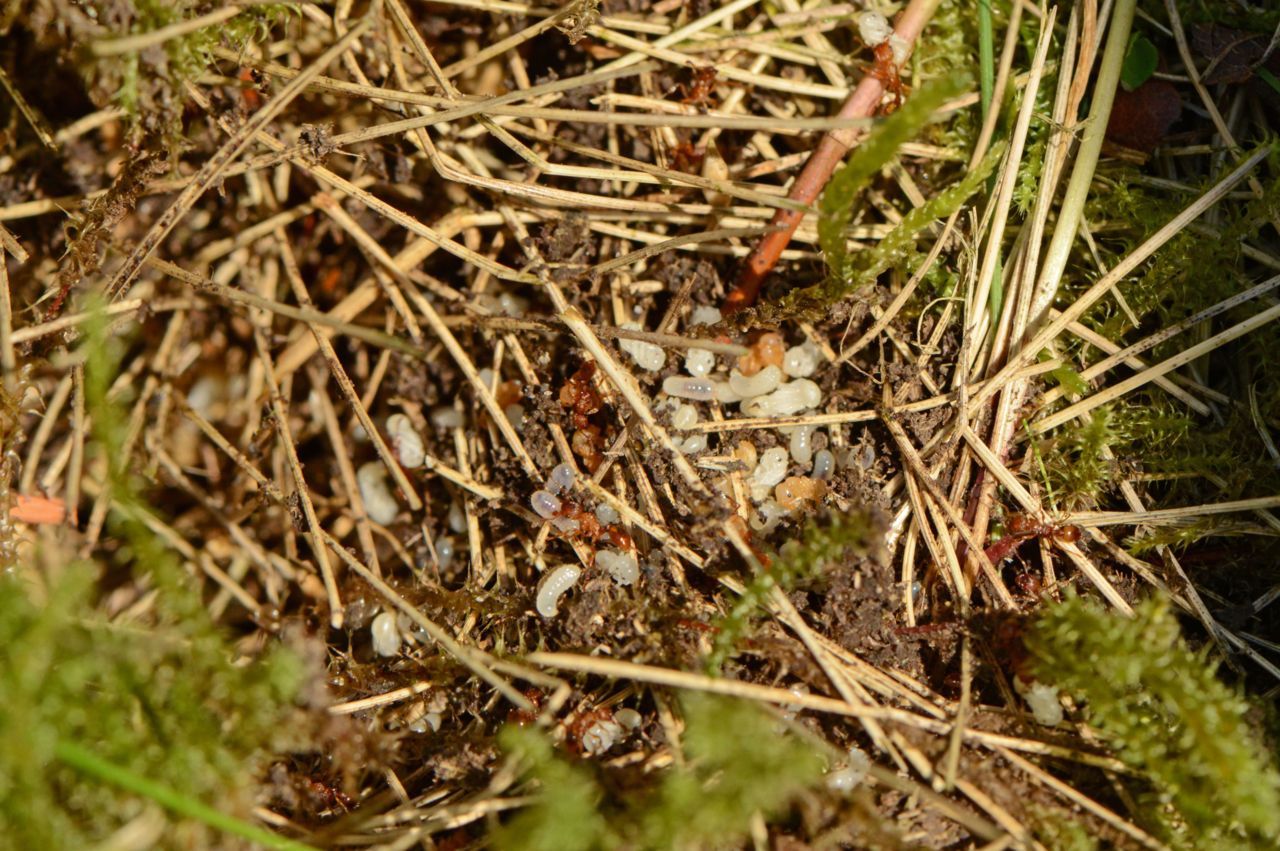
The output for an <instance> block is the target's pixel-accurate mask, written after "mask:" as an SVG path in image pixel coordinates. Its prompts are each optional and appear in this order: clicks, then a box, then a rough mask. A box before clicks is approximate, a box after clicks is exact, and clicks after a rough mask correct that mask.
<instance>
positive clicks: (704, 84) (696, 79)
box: [668, 65, 717, 109]
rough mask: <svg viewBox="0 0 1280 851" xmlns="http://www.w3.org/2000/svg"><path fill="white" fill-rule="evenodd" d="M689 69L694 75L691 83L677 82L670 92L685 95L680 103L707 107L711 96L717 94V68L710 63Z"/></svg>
mask: <svg viewBox="0 0 1280 851" xmlns="http://www.w3.org/2000/svg"><path fill="white" fill-rule="evenodd" d="M689 70H690V73H691V75H692V76H691V79H690V81H689V85H687V86H686V85H685V84H684V83H676V85H675V87H674V88H672V89H671V90H670V91H669V92H668V94H669V93H670V92H672V91H678V92H680V93H681V94H682V95H683V97H682V98H681V99H680V103H682V104H685V105H691V106H698V107H702V108H703V109H706V108H707V106H708V105H709V104H710V101H711V96H712V95H713V94H715V88H716V76H717V75H716V69H715V68H714V67H712V66H710V65H704V66H702V67H700V68H697V67H691V68H690V69H689Z"/></svg>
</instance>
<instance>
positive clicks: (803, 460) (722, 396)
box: [619, 307, 837, 531]
mask: <svg viewBox="0 0 1280 851" xmlns="http://www.w3.org/2000/svg"><path fill="white" fill-rule="evenodd" d="M719 321H720V311H719V310H717V309H716V308H714V307H698V308H695V309H694V311H693V313H692V315H691V316H690V320H689V324H690V325H691V326H697V325H711V324H714V323H716V322H719ZM619 345H620V346H621V347H622V349H623V351H625V352H626V353H627V354H629V355H630V356H631V359H632V360H633V361H635V363H636V365H637V366H638V367H640V368H641V369H645V370H649V371H657V370H659V369H661V368H662V367H663V366H664V365H665V364H666V354H665V353H664V352H663V350H662V349H661V348H659V347H658V346H655V345H653V344H651V343H645V342H641V341H637V340H621V341H619ZM820 362H821V353H820V352H819V350H818V347H817V346H815V345H814V344H813V343H810V342H804V343H801V344H799V345H796V346H791V347H787V345H786V343H785V342H783V339H782V337H781V335H779V334H766V335H764V336H763V337H761V338H760V340H758V341H757V342H756V343H755V345H754V346H752V351H751V353H750V354H748V355H746V356H744V357H742V358H739V359H737V360H736V362H735V363H733V364H719V363H718V362H717V358H716V356H715V354H714V353H713V352H710V351H708V350H706V349H697V348H694V349H689V351H688V353H687V354H686V355H685V358H684V369H685V372H686V373H688V374H687V375H672V376H669V377H667V378H666V379H665V380H664V381H663V382H662V390H663V393H664V394H665V396H666V398H665V399H663V400H662V401H660V402H659V403H658V404H657V405H655V410H658V411H663V410H666V411H670V413H671V425H672V428H673V429H674V430H675V432H677V435H676V436H675V443H676V447H677V448H678V449H680V450H681V451H682V452H684V453H685V454H694V453H698V452H702V451H703V450H705V449H706V448H707V436H706V435H705V434H702V433H695V434H692V435H688V436H680V435H679V433H680V432H684V431H687V430H689V429H690V428H692V427H693V426H695V425H696V424H697V423H698V421H699V412H698V408H697V407H695V405H694V404H692V403H698V402H718V403H720V404H722V405H733V404H736V405H738V407H739V410H740V411H741V412H742V413H743V414H744V415H745V416H748V417H789V416H795V415H797V414H802V413H804V412H806V411H811V410H813V409H815V408H817V407H818V406H819V405H821V404H822V390H821V388H819V387H818V385H817V384H816V383H815V382H814V381H813V380H811V378H810V376H811V375H813V374H814V372H815V371H817V368H818V365H819V363H820ZM726 368H727V374H726V373H725V369H726ZM816 430H817V429H816V427H815V426H808V425H801V426H793V427H787V428H781V429H779V431H780V432H781V434H782V435H783V436H784V437H786V438H787V441H786V443H787V448H785V449H784V448H782V447H778V446H775V447H772V448H769V449H766V450H765V451H764V452H760V451H759V450H757V448H756V447H755V445H754V444H753V443H751V442H749V441H743V442H742V443H740V444H739V445H738V446H737V447H736V448H735V449H734V456H735V457H736V458H737V459H738V460H739V461H742V462H743V463H744V464H745V465H746V466H747V468H748V469H749V470H750V473H749V474H748V476H747V485H748V487H749V489H750V491H751V499H752V501H753V502H755V503H756V504H757V505H758V506H759V518H758V519H757V521H756V522H754V523H753V526H755V528H756V529H757V530H762V531H769V530H772V528H773V527H774V526H776V525H777V523H778V521H779V520H780V519H781V518H782V517H783V516H784V515H786V514H789V513H790V512H792V511H794V510H795V509H796V508H798V507H800V505H801V503H804V502H812V501H816V500H818V499H820V498H821V496H822V494H823V492H824V491H825V484H824V482H825V481H826V480H827V479H830V478H831V476H832V475H833V474H834V473H835V470H836V461H837V459H836V457H835V455H833V453H832V452H831V451H830V450H827V449H820V450H818V451H816V452H815V451H814V448H813V437H814V433H815V432H816ZM792 463H795V464H797V465H799V466H800V467H801V468H802V469H803V470H805V471H807V472H808V475H807V476H790V477H789V476H788V475H787V472H788V470H789V468H790V466H791V464H792Z"/></svg>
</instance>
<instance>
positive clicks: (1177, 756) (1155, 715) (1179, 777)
mask: <svg viewBox="0 0 1280 851" xmlns="http://www.w3.org/2000/svg"><path fill="white" fill-rule="evenodd" d="M1027 647H1028V649H1029V650H1030V651H1031V655H1032V666H1033V670H1034V673H1035V676H1036V678H1037V679H1039V680H1041V681H1042V682H1046V683H1052V684H1053V685H1055V686H1057V687H1059V688H1062V689H1064V690H1066V691H1068V692H1070V693H1071V694H1072V695H1073V696H1074V697H1075V698H1076V699H1077V700H1081V701H1084V703H1085V704H1086V712H1087V715H1088V719H1089V721H1090V723H1092V724H1093V725H1094V726H1096V727H1097V728H1098V729H1099V730H1101V731H1102V732H1103V733H1105V734H1106V735H1107V736H1108V737H1109V739H1110V740H1111V742H1112V744H1113V745H1114V746H1115V748H1116V751H1117V754H1118V755H1119V757H1120V758H1121V759H1123V760H1124V761H1125V762H1126V763H1128V764H1129V765H1130V766H1132V767H1133V768H1134V769H1135V770H1136V771H1138V772H1140V773H1141V775H1142V776H1143V777H1145V778H1146V779H1148V780H1149V781H1150V784H1151V787H1150V791H1149V792H1148V793H1147V796H1146V797H1147V799H1148V803H1149V804H1150V806H1144V807H1143V808H1141V810H1140V812H1139V813H1138V815H1139V816H1141V817H1145V818H1147V819H1150V820H1151V821H1152V824H1151V827H1152V828H1153V829H1155V830H1157V831H1158V832H1159V833H1160V834H1161V835H1162V836H1163V837H1164V839H1165V841H1167V842H1169V843H1170V844H1171V845H1173V846H1174V847H1177V848H1194V849H1200V848H1203V849H1210V848H1212V849H1226V848H1240V849H1244V848H1274V847H1276V843H1277V841H1280V773H1277V771H1276V767H1275V765H1274V764H1273V762H1272V760H1271V759H1270V758H1269V757H1268V755H1267V754H1266V752H1265V751H1264V750H1263V748H1262V747H1261V746H1260V744H1259V743H1258V741H1257V739H1256V737H1255V733H1254V731H1253V730H1252V729H1251V728H1250V726H1249V723H1248V722H1247V721H1246V719H1245V716H1246V714H1247V713H1248V712H1249V710H1250V704H1249V703H1248V702H1247V701H1246V700H1245V699H1244V698H1243V697H1242V696H1241V695H1240V694H1239V692H1238V691H1236V690H1235V689H1233V688H1230V687H1228V686H1227V685H1225V684H1224V683H1223V682H1221V681H1220V680H1219V679H1218V678H1217V677H1216V676H1215V670H1216V667H1217V666H1216V665H1215V664H1214V663H1213V662H1211V661H1210V660H1209V658H1208V656H1207V654H1206V652H1204V651H1199V652H1197V651H1193V650H1191V649H1190V648H1189V647H1188V646H1187V645H1186V643H1185V642H1184V641H1183V639H1182V636H1181V634H1180V631H1179V628H1178V623H1177V621H1176V620H1175V619H1174V617H1173V615H1172V614H1171V613H1170V611H1169V607H1168V605H1167V603H1166V602H1164V601H1163V600H1150V601H1148V602H1145V603H1143V604H1142V605H1141V606H1139V607H1138V610H1137V614H1136V617H1134V618H1132V619H1129V618H1125V617H1122V616H1120V615H1117V614H1114V613H1111V612H1107V611H1104V610H1103V609H1102V608H1100V607H1099V606H1098V605H1096V604H1094V603H1091V602H1087V601H1085V600H1083V599H1080V598H1078V597H1070V598H1068V599H1067V600H1066V601H1064V602H1063V603H1061V604H1059V605H1056V606H1052V607H1050V608H1048V609H1046V610H1045V611H1044V612H1043V613H1042V614H1041V615H1040V616H1039V618H1038V619H1037V621H1036V622H1035V624H1034V626H1033V628H1032V629H1031V630H1030V632H1029V633H1028V635H1027Z"/></svg>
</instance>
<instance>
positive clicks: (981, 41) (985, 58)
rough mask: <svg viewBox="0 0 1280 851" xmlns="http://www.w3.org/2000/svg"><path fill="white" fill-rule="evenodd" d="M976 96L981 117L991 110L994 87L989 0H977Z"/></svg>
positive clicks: (993, 48) (994, 63)
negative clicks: (980, 106)
mask: <svg viewBox="0 0 1280 851" xmlns="http://www.w3.org/2000/svg"><path fill="white" fill-rule="evenodd" d="M978 73H979V77H978V80H979V88H978V96H979V97H980V98H981V103H982V117H983V118H984V119H985V118H986V117H987V113H988V112H990V110H991V94H992V92H994V91H995V88H996V45H995V37H994V33H993V32H992V24H991V0H978Z"/></svg>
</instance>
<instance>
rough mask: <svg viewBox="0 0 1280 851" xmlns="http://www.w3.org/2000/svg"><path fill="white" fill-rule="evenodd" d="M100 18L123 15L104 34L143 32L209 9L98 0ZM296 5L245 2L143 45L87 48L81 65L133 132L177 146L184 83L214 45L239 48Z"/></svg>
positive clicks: (184, 3) (194, 0) (163, 0)
mask: <svg viewBox="0 0 1280 851" xmlns="http://www.w3.org/2000/svg"><path fill="white" fill-rule="evenodd" d="M94 5H95V6H96V7H97V8H96V17H97V18H98V19H99V20H111V21H124V22H125V24H124V28H123V29H122V30H121V31H119V32H116V33H113V34H112V35H110V36H108V38H120V37H124V36H131V35H142V34H145V33H149V32H154V31H155V30H158V29H162V28H164V27H167V26H172V25H174V24H177V23H181V22H182V21H185V20H189V19H191V18H195V17H197V16H199V15H201V14H204V13H206V12H208V11H209V5H208V4H207V3H203V2H199V1H198V0H177V2H173V0H110V2H106V0H100V2H98V3H95V4H94ZM293 11H295V7H293V6H291V5H289V4H284V3H278V4H262V5H256V6H247V7H246V8H245V10H244V11H243V12H241V13H240V14H238V15H236V16H235V17H233V18H230V19H228V20H226V21H222V22H220V23H217V24H213V25H211V26H207V27H202V28H200V29H198V30H195V31H193V32H190V33H187V34H185V35H181V36H178V37H176V38H170V39H167V40H166V41H164V42H163V43H160V44H157V45H153V46H151V47H147V48H144V49H143V50H139V51H134V52H129V53H125V54H122V55H119V56H104V57H94V56H92V55H91V54H89V53H88V52H86V55H87V57H88V58H87V59H86V60H85V62H84V64H83V66H82V71H83V73H84V76H85V78H86V81H87V82H88V84H89V88H90V91H91V92H95V93H99V94H100V95H103V96H105V97H110V98H111V99H112V100H114V101H115V102H116V103H117V104H118V105H119V106H120V107H121V108H123V109H124V110H125V112H126V114H127V115H128V116H129V117H130V120H131V124H132V126H133V129H134V131H135V132H141V133H147V134H155V135H158V136H161V137H162V138H164V139H165V140H166V142H167V144H168V145H169V147H170V148H171V149H176V147H177V146H178V140H179V139H180V138H181V135H182V132H181V131H182V112H183V109H184V108H185V106H186V104H187V101H188V98H187V95H186V92H185V91H184V90H183V85H184V84H185V83H186V82H188V81H191V80H195V79H197V78H198V77H200V76H201V75H202V74H205V73H206V72H207V71H209V69H210V67H211V66H212V64H213V62H214V56H213V49H214V48H215V47H217V46H220V45H221V46H225V47H228V48H231V49H232V50H242V49H244V47H245V46H246V45H248V44H249V43H250V42H252V41H262V40H265V39H266V38H268V37H269V36H270V31H271V27H272V26H274V25H275V24H277V23H280V22H282V21H284V20H285V19H286V18H287V17H288V15H289V14H290V13H291V12H293Z"/></svg>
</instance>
